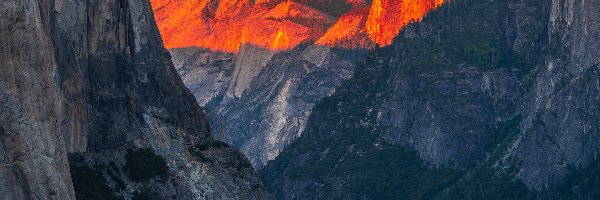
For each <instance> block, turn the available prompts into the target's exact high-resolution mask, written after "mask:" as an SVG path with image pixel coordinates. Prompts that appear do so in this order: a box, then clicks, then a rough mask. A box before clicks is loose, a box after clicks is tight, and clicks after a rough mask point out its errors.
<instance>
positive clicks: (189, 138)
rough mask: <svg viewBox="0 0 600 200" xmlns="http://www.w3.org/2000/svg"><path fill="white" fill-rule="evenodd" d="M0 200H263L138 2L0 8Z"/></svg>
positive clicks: (58, 1)
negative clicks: (212, 125) (215, 136)
mask: <svg viewBox="0 0 600 200" xmlns="http://www.w3.org/2000/svg"><path fill="white" fill-rule="evenodd" d="M0 8H2V9H1V11H0V33H2V34H3V35H4V37H2V38H1V39H0V49H1V50H0V58H1V63H3V64H4V65H3V66H2V67H0V199H75V198H77V199H268V198H269V196H268V194H266V192H265V190H264V188H263V185H262V184H261V183H260V180H259V179H258V177H257V175H256V173H255V171H254V169H253V168H252V166H251V165H250V163H249V161H248V160H247V159H246V158H245V157H244V156H243V155H242V154H241V153H239V152H238V151H237V150H235V149H234V148H232V147H230V146H229V145H227V144H225V143H222V142H218V141H215V140H214V139H213V138H212V136H211V135H210V129H209V126H208V121H207V118H206V116H205V114H204V113H203V111H202V109H201V108H200V106H198V104H197V103H196V101H195V99H194V97H193V95H192V94H191V93H190V92H189V90H188V89H187V88H186V87H185V86H184V84H183V82H182V81H181V79H180V78H179V76H178V74H177V72H176V71H175V68H174V66H173V64H172V62H171V59H170V58H171V57H170V55H169V53H168V52H167V51H166V49H165V48H164V47H163V43H162V42H161V37H160V35H159V32H158V28H157V27H156V24H155V21H154V18H153V15H152V8H151V5H150V2H149V1H146V0H144V1H139V0H103V1H63V0H25V1H23V0H7V1H2V2H0Z"/></svg>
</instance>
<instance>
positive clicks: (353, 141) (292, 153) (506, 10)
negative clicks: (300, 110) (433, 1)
mask: <svg viewBox="0 0 600 200" xmlns="http://www.w3.org/2000/svg"><path fill="white" fill-rule="evenodd" d="M599 5H600V1H597V0H592V1H583V0H552V1H520V0H496V1H469V0H464V1H452V2H450V3H448V4H446V5H444V6H443V7H442V8H440V9H438V10H436V11H434V12H432V13H431V14H430V15H428V16H427V17H425V19H424V20H423V21H422V22H421V23H415V24H411V25H409V26H407V27H405V28H404V29H403V30H402V32H401V34H400V35H399V36H398V37H396V38H395V39H394V41H393V43H392V45H391V46H388V47H384V48H379V49H376V50H374V51H373V52H370V53H369V54H368V55H367V56H366V58H365V60H364V62H361V63H360V64H359V65H357V67H356V70H355V72H354V75H353V77H352V78H350V79H349V80H348V81H347V82H344V83H343V84H342V85H341V86H340V87H337V88H336V89H335V92H334V94H332V95H331V97H328V98H325V99H324V100H322V101H321V102H319V103H318V104H317V105H316V106H315V108H314V109H313V111H312V112H311V114H310V118H309V120H308V122H307V125H306V128H305V130H304V132H303V133H302V135H301V136H300V137H299V138H298V139H296V140H295V141H294V142H293V143H292V144H290V145H289V146H288V147H286V148H285V149H284V150H283V151H282V152H281V153H280V155H279V156H278V157H277V158H276V159H275V160H274V161H270V162H269V163H268V164H267V166H266V167H264V168H263V169H261V171H260V174H261V176H262V178H263V181H264V182H265V185H266V186H267V189H268V190H269V192H271V193H273V194H274V196H275V198H276V199H596V198H597V197H598V196H600V191H599V190H598V189H597V188H598V186H599V185H600V176H599V175H600V171H599V170H598V169H599V168H598V163H599V161H598V158H597V155H598V153H599V150H598V149H599V147H600V142H599V140H598V139H599V136H600V134H599V133H600V127H599V125H600V124H599V123H598V121H599V116H600V109H599V106H600V101H599V98H598V95H599V93H600V87H599V83H600V80H599V78H598V77H600V76H599V74H598V72H599V70H600V68H599V67H600V60H599V59H598V54H599V53H600V49H598V47H599V45H598V44H599V42H600V27H598V26H599V25H600V11H599V10H598V9H597V8H598V6H599Z"/></svg>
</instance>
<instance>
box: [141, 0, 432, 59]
mask: <svg viewBox="0 0 600 200" xmlns="http://www.w3.org/2000/svg"><path fill="white" fill-rule="evenodd" d="M151 2H152V8H153V10H154V15H155V18H156V22H157V25H158V28H159V30H160V32H161V35H162V38H163V42H164V44H165V47H166V48H185V47H191V46H196V47H204V48H208V49H211V50H213V51H222V52H237V51H238V50H239V48H240V46H241V45H255V46H259V47H263V48H269V49H273V50H286V49H290V48H293V47H295V46H297V45H299V44H300V43H303V42H311V43H316V44H319V45H327V46H332V47H342V48H372V47H374V46H375V44H379V45H381V46H384V45H388V44H390V43H391V41H392V39H393V38H394V37H395V36H396V35H397V34H398V33H399V32H400V29H401V28H402V27H403V26H405V25H406V24H408V23H410V22H411V21H418V20H421V19H422V17H423V16H424V15H425V14H426V13H427V12H429V11H431V10H433V9H435V8H436V7H438V6H439V5H441V4H442V3H443V0H373V1H372V3H371V4H370V5H369V4H368V3H367V1H365V0H337V1H331V0H326V1H325V0H311V1H302V0H294V1H291V0H254V1H251V0H151ZM306 2H309V3H308V4H310V3H312V4H311V5H318V6H319V7H320V8H338V7H344V5H327V4H333V3H332V2H337V4H340V2H341V3H344V4H345V5H347V6H348V7H350V9H349V10H347V11H346V12H345V13H343V14H342V15H341V16H339V17H337V18H335V17H332V16H331V15H330V14H328V13H327V12H326V11H321V10H319V9H316V8H313V7H310V6H309V5H308V4H307V3H306ZM328 6H329V7H328ZM329 13H331V12H329Z"/></svg>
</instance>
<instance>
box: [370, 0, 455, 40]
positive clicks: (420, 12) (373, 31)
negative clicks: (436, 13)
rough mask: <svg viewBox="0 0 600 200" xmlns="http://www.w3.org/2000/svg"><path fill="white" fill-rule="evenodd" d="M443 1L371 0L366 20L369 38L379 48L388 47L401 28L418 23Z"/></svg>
mask: <svg viewBox="0 0 600 200" xmlns="http://www.w3.org/2000/svg"><path fill="white" fill-rule="evenodd" d="M443 3H444V1H443V0H373V3H372V4H371V10H370V12H369V17H368V19H367V24H366V29H367V32H368V33H369V38H371V40H373V41H374V42H376V43H377V44H379V45H381V46H385V45H389V44H391V43H392V40H393V39H394V37H396V35H398V33H400V30H401V29H402V27H404V26H406V24H408V23H410V22H413V21H420V20H421V19H422V18H423V16H425V14H427V13H428V12H429V11H431V10H433V9H435V8H437V7H439V6H440V5H441V4H443Z"/></svg>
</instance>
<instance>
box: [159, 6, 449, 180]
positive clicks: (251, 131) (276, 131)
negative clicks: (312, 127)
mask: <svg viewBox="0 0 600 200" xmlns="http://www.w3.org/2000/svg"><path fill="white" fill-rule="evenodd" d="M443 2H444V1H434V0H419V1H402V0H383V1H363V0H358V1H344V0H334V1H329V0H326V1H321V0H318V1H305V0H292V1H288V0H285V1H284V0H268V1H245V0H242V1H240V0H228V1H222V0H205V1H176V2H175V1H162V0H154V1H152V5H153V10H154V11H155V16H156V18H157V23H158V26H159V30H160V31H161V35H162V37H163V41H165V46H166V47H167V48H170V52H171V54H172V56H173V58H174V61H175V64H176V68H177V69H178V72H179V74H180V75H181V77H182V78H183V80H184V83H185V84H186V86H188V87H189V88H190V89H191V90H192V92H193V93H194V95H195V96H196V99H197V100H198V102H199V103H200V105H201V106H203V107H205V109H206V110H207V112H208V113H209V114H210V115H211V116H210V117H209V118H210V119H211V127H212V128H213V129H214V130H215V135H216V136H217V138H218V139H220V140H222V141H227V142H229V143H230V144H232V145H234V146H236V147H238V148H240V149H241V150H242V152H244V154H246V155H247V156H248V157H249V158H250V160H251V161H252V163H253V165H254V166H255V167H258V168H260V167H262V166H263V165H264V164H266V162H267V161H269V160H272V159H274V158H275V157H277V155H278V154H279V152H280V151H281V150H282V149H283V148H284V147H285V146H287V145H288V144H289V143H290V142H292V141H293V140H294V139H295V138H297V137H298V136H300V135H301V133H302V131H303V130H304V126H305V124H306V120H307V118H308V115H309V114H310V111H311V110H312V108H313V107H314V105H315V103H316V102H318V101H320V100H321V99H322V98H324V97H327V96H329V95H330V94H331V93H332V92H333V91H334V88H335V87H337V86H338V85H339V84H340V83H341V82H342V81H343V80H345V79H347V78H349V77H350V76H351V74H352V73H351V72H352V70H353V69H354V66H355V64H356V61H358V60H360V59H361V58H362V55H364V52H366V51H368V50H369V49H373V48H375V47H376V46H386V45H389V44H390V43H391V41H392V39H393V38H394V37H395V36H396V35H398V33H399V32H400V30H401V29H402V27H404V26H406V25H407V24H408V23H410V22H415V21H420V20H421V19H422V18H423V16H425V15H426V14H427V13H428V12H430V11H432V10H434V9H435V8H437V7H439V6H440V5H441V4H442V3H443ZM182 24H185V25H184V26H182Z"/></svg>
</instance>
